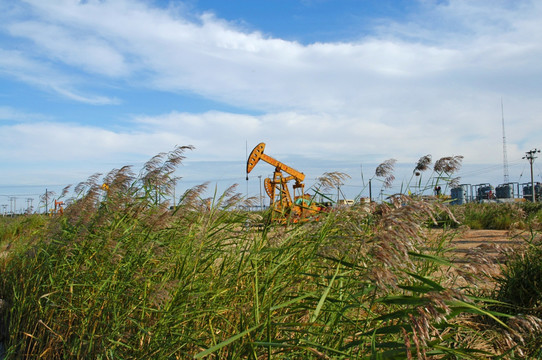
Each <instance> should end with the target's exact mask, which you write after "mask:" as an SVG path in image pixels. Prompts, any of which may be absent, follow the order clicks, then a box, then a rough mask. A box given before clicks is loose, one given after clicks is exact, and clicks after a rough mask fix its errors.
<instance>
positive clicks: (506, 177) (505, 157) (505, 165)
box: [501, 98, 510, 184]
mask: <svg viewBox="0 0 542 360" xmlns="http://www.w3.org/2000/svg"><path fill="white" fill-rule="evenodd" d="M501 117H502V159H503V172H504V183H505V184H508V183H509V182H510V176H509V175H508V155H507V154H506V135H505V133H504V106H503V103H502V98H501Z"/></svg>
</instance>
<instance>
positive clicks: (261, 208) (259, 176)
mask: <svg viewBox="0 0 542 360" xmlns="http://www.w3.org/2000/svg"><path fill="white" fill-rule="evenodd" d="M258 178H259V179H260V211H262V210H263V205H262V176H261V175H258Z"/></svg>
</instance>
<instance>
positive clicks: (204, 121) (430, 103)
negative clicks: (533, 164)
mask: <svg viewBox="0 0 542 360" xmlns="http://www.w3.org/2000/svg"><path fill="white" fill-rule="evenodd" d="M423 3H424V4H425V7H424V8H423V9H424V10H423V12H422V13H420V14H414V15H411V17H410V19H409V21H405V22H402V23H389V22H388V23H386V24H383V25H382V27H381V28H378V29H376V30H375V33H374V34H372V35H371V36H367V37H363V38H360V39H358V40H357V41H355V42H342V43H314V44H308V45H303V44H300V43H296V42H292V41H285V40H282V39H278V38H273V37H269V36H265V35H263V34H262V33H259V32H249V31H246V30H244V29H241V28H239V27H237V26H236V25H235V24H232V23H229V22H227V21H224V20H222V19H219V18H217V17H215V16H214V15H212V14H203V15H201V16H195V17H194V16H193V15H192V14H186V13H184V12H183V10H182V9H181V10H179V9H178V8H177V9H172V8H168V9H160V8H155V7H152V6H151V5H149V4H150V3H149V2H142V1H128V0H117V1H86V2H81V1H75V0H59V1H41V0H26V1H25V4H26V6H27V7H28V9H29V12H28V14H27V16H25V17H24V18H23V17H17V16H12V17H9V18H5V17H3V18H1V20H4V23H5V24H4V25H0V26H2V27H4V29H5V30H9V32H10V34H11V36H13V37H15V38H16V39H25V40H28V42H23V45H21V48H22V49H24V50H13V49H10V48H8V47H5V50H0V72H2V73H4V74H9V75H10V76H12V77H14V78H16V79H19V80H21V81H24V82H27V83H31V84H34V85H36V86H39V87H41V88H45V89H48V90H50V91H55V92H57V93H60V94H62V95H64V96H66V97H69V98H71V99H73V100H75V101H81V102H86V103H90V104H110V103H116V102H119V101H120V100H116V99H112V98H111V97H110V96H107V95H88V91H84V90H79V88H85V87H84V85H85V84H86V83H85V82H86V81H88V79H89V78H90V76H97V77H96V78H93V79H95V81H100V82H102V81H103V82H107V81H108V80H111V81H115V84H118V83H117V81H119V82H122V81H125V82H126V83H129V84H137V86H141V87H145V88H147V89H149V88H150V89H160V90H164V91H170V92H183V91H187V92H189V93H196V94H199V95H203V96H204V97H206V98H209V99H212V100H218V101H222V102H224V103H227V104H231V105H234V106H237V107H239V108H244V109H248V110H254V109H255V110H259V111H262V112H263V114H262V115H260V116H250V115H239V114H231V113H230V114H228V113H224V112H217V111H208V112H203V113H198V114H188V113H179V112H175V111H174V110H175V109H165V110H164V115H161V116H145V115H141V116H136V117H135V119H134V122H133V125H134V128H133V129H131V130H130V131H124V130H117V131H112V130H104V129H100V128H97V127H92V126H88V125H81V124H79V125H77V124H71V125H60V124H54V123H51V122H49V123H41V124H38V125H33V126H32V127H30V126H27V125H25V124H17V125H14V126H4V127H2V134H6V136H8V137H9V142H8V143H7V144H5V145H4V146H0V149H2V151H5V154H7V155H4V156H13V157H14V158H17V159H21V160H23V159H25V158H27V157H31V156H37V157H41V158H43V159H44V160H45V159H48V160H58V161H67V160H73V159H81V158H83V159H89V158H92V157H93V156H96V157H107V156H111V154H120V155H118V161H122V159H121V158H122V156H123V155H122V154H130V153H132V152H133V153H138V154H145V155H146V156H148V155H152V154H153V153H157V152H159V151H167V150H168V149H170V148H171V147H172V146H173V145H175V144H179V145H188V144H191V145H195V146H196V152H194V155H191V157H194V158H196V159H202V160H212V159H215V160H228V159H229V160H231V159H238V158H242V157H243V156H244V151H245V141H246V140H249V141H250V143H251V146H252V145H255V142H259V141H264V142H268V143H269V146H270V147H271V148H273V149H274V151H276V153H277V154H278V155H283V156H287V155H288V154H297V155H304V156H309V157H312V158H322V159H347V158H348V159H358V158H361V157H363V156H365V155H364V154H376V155H377V156H381V157H382V158H381V159H379V160H383V159H386V158H389V157H395V158H398V159H399V160H403V161H407V162H408V161H410V162H412V161H415V160H417V158H418V157H419V156H422V155H425V154H428V153H431V154H433V155H434V157H435V158H436V157H439V156H446V155H464V156H465V161H466V162H481V163H488V162H489V163H499V162H500V161H501V155H502V148H501V140H502V138H501V137H502V133H501V123H500V119H501V113H500V99H501V97H502V98H503V99H504V102H505V117H506V119H507V136H508V146H509V148H508V149H509V158H510V159H516V158H520V157H521V156H522V152H523V151H525V150H526V149H523V147H525V146H526V147H534V146H538V144H537V143H538V141H539V140H538V139H539V138H540V132H541V131H540V130H537V129H538V128H539V126H538V124H539V118H540V115H542V104H540V101H539V99H540V95H541V93H542V84H540V82H539V81H538V79H539V78H540V75H542V63H540V60H539V59H540V58H541V55H542V41H541V40H542V39H541V37H542V22H540V21H539V20H538V19H539V18H540V16H541V15H542V5H540V4H539V3H537V2H535V1H532V2H531V1H521V2H517V3H516V2H514V3H511V2H508V1H501V2H497V3H495V2H490V1H477V2H472V1H464V0H451V1H448V2H445V3H439V2H433V1H428V2H423ZM61 65H65V66H68V70H65V71H64V70H63V67H62V66H61ZM71 71H73V72H75V73H76V74H77V76H76V77H75V78H74V77H73V76H71V75H72V74H69V73H70V72H71ZM21 143H23V144H27V146H22V147H21V145H20V144H21ZM17 144H19V145H17ZM8 145H9V146H11V147H9V146H8ZM12 148H13V149H16V150H10V149H12ZM44 149H47V150H44ZM66 149H70V150H69V151H68V152H67V151H66ZM115 156H116V155H115ZM115 161H117V160H115Z"/></svg>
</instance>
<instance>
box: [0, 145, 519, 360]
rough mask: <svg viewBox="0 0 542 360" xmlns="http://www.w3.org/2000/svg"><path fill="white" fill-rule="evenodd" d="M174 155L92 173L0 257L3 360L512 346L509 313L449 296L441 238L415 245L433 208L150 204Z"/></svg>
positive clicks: (481, 351)
mask: <svg viewBox="0 0 542 360" xmlns="http://www.w3.org/2000/svg"><path fill="white" fill-rule="evenodd" d="M186 150H189V148H176V149H175V150H174V151H173V152H171V153H167V154H160V155H159V156H157V157H154V158H153V159H151V160H150V161H149V163H147V164H146V165H145V166H144V167H143V169H142V170H141V171H140V172H139V173H138V174H136V173H135V172H133V171H132V169H131V168H129V167H125V168H121V169H118V170H113V171H112V172H110V173H109V174H106V175H105V176H104V177H103V178H102V177H101V175H98V174H97V175H94V176H92V177H91V178H89V179H88V181H86V182H84V183H81V184H79V185H78V186H77V187H76V188H75V193H76V194H77V196H76V198H75V199H73V201H72V203H71V205H70V206H69V207H67V208H66V210H65V212H64V215H63V216H61V217H55V218H45V219H43V218H42V220H40V222H39V229H40V230H39V233H35V234H34V235H35V236H33V237H31V240H28V239H29V238H28V237H23V238H19V239H17V242H18V245H17V247H16V248H14V249H12V251H10V253H9V256H7V257H5V258H4V259H2V260H0V271H1V274H2V277H1V280H0V298H2V299H3V301H5V303H6V304H7V306H3V307H0V314H1V319H2V322H3V324H4V325H5V326H6V327H8V328H9V329H8V330H9V331H7V333H8V334H9V335H6V336H7V337H8V338H7V340H5V344H6V348H7V354H6V356H7V358H8V359H12V358H13V359H19V358H28V359H33V358H44V359H88V358H95V359H118V358H120V359H188V358H196V359H199V358H206V359H392V358H393V359H430V358H431V359H481V358H498V356H503V357H506V356H509V354H511V351H512V350H513V349H515V348H517V346H518V343H519V342H518V341H519V340H518V339H515V340H514V339H512V340H513V341H512V340H510V341H509V342H505V341H504V340H502V339H503V337H505V336H507V335H505V334H508V333H509V332H507V331H508V329H509V328H510V325H509V322H510V321H511V319H514V317H513V316H512V315H506V314H500V313H498V312H495V311H492V310H491V309H490V308H489V307H488V303H490V301H489V300H488V299H480V298H476V297H473V296H472V294H470V293H469V292H468V291H465V290H464V289H462V288H458V287H455V285H454V284H455V282H454V278H453V277H457V276H461V275H460V272H451V271H449V270H450V269H451V268H452V267H453V264H452V263H451V262H450V261H449V260H448V259H447V252H446V246H445V245H444V242H445V241H446V239H445V238H443V237H441V238H438V239H434V238H432V237H429V236H427V223H428V221H433V220H434V214H435V213H436V208H435V206H436V207H438V211H446V209H445V207H444V206H442V205H440V204H427V203H425V202H422V201H417V200H413V199H412V198H409V197H405V196H398V197H394V198H392V199H391V200H390V202H389V203H384V204H380V205H375V204H372V205H371V206H373V208H372V209H370V211H367V209H365V208H362V207H357V206H354V207H350V208H345V209H343V210H340V211H336V212H331V213H327V214H322V216H321V218H320V221H315V222H307V223H302V224H289V225H275V224H267V225H265V226H264V228H263V229H262V230H260V229H257V228H254V227H249V226H247V223H250V221H251V220H252V219H251V216H252V215H251V214H247V213H246V212H244V211H242V210H239V207H238V206H237V205H239V204H241V203H242V202H243V201H247V199H242V197H241V196H240V195H239V194H238V193H236V190H235V187H232V188H231V189H229V190H228V191H226V192H225V193H223V194H216V193H215V195H214V196H213V197H211V198H202V197H203V193H204V191H205V190H206V189H207V185H206V184H204V185H201V186H198V187H195V188H193V189H191V190H189V191H187V192H186V193H185V194H184V196H183V197H182V198H181V200H180V201H179V203H177V204H168V203H166V202H164V201H163V200H162V199H163V198H164V195H167V194H168V191H170V189H171V188H170V186H171V183H170V182H171V181H174V180H175V179H172V174H173V171H174V168H175V166H177V165H178V164H179V163H180V161H181V160H182V159H183V158H184V152H185V151H186ZM387 177H388V178H389V175H387ZM103 184H106V185H107V186H104V185H103ZM41 221H43V223H41ZM36 235H37V236H36ZM443 236H445V235H443ZM452 274H455V275H452ZM486 319H491V321H492V322H491V326H489V325H488V322H487V321H486Z"/></svg>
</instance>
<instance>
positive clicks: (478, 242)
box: [451, 229, 542, 288]
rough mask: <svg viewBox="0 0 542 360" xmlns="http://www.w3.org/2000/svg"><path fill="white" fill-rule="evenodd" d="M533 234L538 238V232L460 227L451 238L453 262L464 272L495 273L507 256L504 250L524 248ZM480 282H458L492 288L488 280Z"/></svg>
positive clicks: (499, 270)
mask: <svg viewBox="0 0 542 360" xmlns="http://www.w3.org/2000/svg"><path fill="white" fill-rule="evenodd" d="M533 236H534V237H535V238H534V239H535V240H537V241H540V240H541V239H542V236H541V235H540V234H537V235H532V234H531V233H529V232H527V231H519V230H470V229H469V230H459V231H458V233H457V234H456V235H455V236H454V238H453V239H452V241H451V247H452V249H451V250H452V254H453V256H452V258H453V262H454V263H455V264H456V266H457V267H458V268H461V269H463V270H465V271H467V272H472V273H478V274H485V275H489V276H491V277H493V276H498V275H499V273H500V272H501V269H502V267H503V266H504V264H505V261H506V259H507V257H508V255H507V253H508V252H510V251H517V250H520V249H521V248H523V247H525V246H526V245H527V242H528V241H530V240H532V239H533ZM482 278H483V277H482ZM479 279H480V278H479ZM471 281H476V283H475V284H473V283H472V282H471ZM480 281H482V280H467V279H464V280H463V281H461V283H463V285H467V283H468V285H471V286H472V285H475V286H477V287H480V288H491V287H492V285H491V284H490V283H489V282H485V281H484V282H482V283H480Z"/></svg>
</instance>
